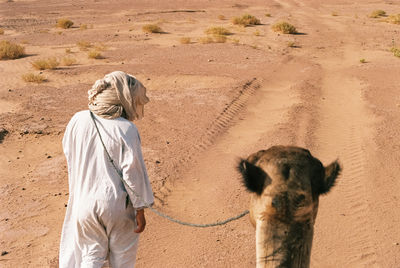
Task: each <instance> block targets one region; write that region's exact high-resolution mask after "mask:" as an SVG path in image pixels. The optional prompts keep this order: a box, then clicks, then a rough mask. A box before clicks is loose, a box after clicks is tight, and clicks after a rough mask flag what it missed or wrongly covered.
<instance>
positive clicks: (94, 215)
mask: <svg viewBox="0 0 400 268" xmlns="http://www.w3.org/2000/svg"><path fill="white" fill-rule="evenodd" d="M118 203H119V202H118ZM78 211H79V212H78V215H77V216H78V217H77V226H76V231H77V232H76V237H75V241H76V244H77V245H76V246H77V247H78V248H79V250H78V251H79V255H80V256H75V257H76V258H75V259H76V260H77V261H78V260H79V259H80V261H81V265H77V266H78V267H81V268H101V267H102V266H103V265H104V262H105V260H106V258H107V256H108V258H109V262H110V264H111V267H112V268H128V267H129V268H132V267H134V266H135V261H136V252H137V248H138V242H139V234H137V233H135V232H134V229H135V228H136V220H135V210H134V208H133V207H132V204H131V203H129V204H128V207H127V208H125V206H124V205H122V206H121V204H119V205H118V206H113V205H112V206H110V204H109V203H108V202H107V201H95V202H94V203H93V205H86V206H84V208H81V209H78ZM77 264H78V263H77Z"/></svg>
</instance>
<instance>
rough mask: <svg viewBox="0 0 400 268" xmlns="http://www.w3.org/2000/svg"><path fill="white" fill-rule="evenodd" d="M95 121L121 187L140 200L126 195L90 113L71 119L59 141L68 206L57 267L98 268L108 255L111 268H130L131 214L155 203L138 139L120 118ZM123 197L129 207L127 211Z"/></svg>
mask: <svg viewBox="0 0 400 268" xmlns="http://www.w3.org/2000/svg"><path fill="white" fill-rule="evenodd" d="M95 118H96V122H97V125H98V127H99V129H100V133H101V136H102V138H103V141H104V143H105V146H106V148H107V151H108V152H109V154H110V155H111V157H112V159H113V160H114V163H115V165H116V166H117V168H118V169H119V171H120V172H121V173H122V175H123V178H124V180H125V183H126V184H127V185H129V187H130V188H132V189H133V190H135V191H136V192H137V193H138V194H139V195H140V196H141V197H142V200H140V199H138V198H137V197H136V196H135V195H134V194H133V193H132V192H131V191H130V190H129V189H127V190H125V187H124V185H123V183H122V181H121V179H120V177H119V176H118V173H117V172H116V170H115V169H114V168H113V166H112V164H111V163H110V162H109V160H108V158H107V155H106V153H105V151H104V148H103V146H102V144H101V142H100V139H99V136H98V133H97V131H96V128H95V126H94V123H93V121H92V118H91V117H90V113H89V111H81V112H78V113H76V114H75V115H74V116H73V117H72V119H71V121H70V122H69V123H68V126H67V128H66V131H65V134H64V139H63V150H64V153H65V156H66V158H67V163H68V174H69V200H68V207H67V211H66V215H65V220H64V225H63V229H62V234H61V243H60V258H59V263H60V267H62V268H67V267H68V268H77V267H102V265H103V263H104V261H105V259H106V257H107V255H108V256H109V260H110V263H111V265H112V267H114V268H117V267H133V266H134V264H135V259H136V250H137V245H138V238H139V235H138V234H137V233H135V232H134V231H133V230H134V229H135V228H136V222H135V209H134V208H140V207H143V206H145V205H146V204H152V203H153V201H154V198H153V192H152V190H151V186H150V182H149V179H148V176H147V171H146V167H145V164H144V161H143V157H142V151H141V144H140V137H139V133H138V130H137V128H136V126H135V125H134V124H133V123H132V122H130V121H128V120H126V119H124V118H121V117H120V118H116V119H104V118H101V117H98V116H95ZM127 192H128V194H129V197H130V202H129V203H128V206H127V207H126V204H127V202H126V201H127V200H128V201H129V199H127ZM143 201H144V202H145V203H144V202H143Z"/></svg>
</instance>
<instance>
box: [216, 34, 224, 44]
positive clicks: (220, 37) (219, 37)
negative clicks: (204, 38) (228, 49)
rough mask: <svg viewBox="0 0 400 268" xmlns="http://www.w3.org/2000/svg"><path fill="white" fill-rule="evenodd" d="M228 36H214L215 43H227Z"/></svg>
mask: <svg viewBox="0 0 400 268" xmlns="http://www.w3.org/2000/svg"><path fill="white" fill-rule="evenodd" d="M226 39H227V38H226V36H225V35H214V42H215V43H225V42H226Z"/></svg>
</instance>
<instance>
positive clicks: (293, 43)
mask: <svg viewBox="0 0 400 268" xmlns="http://www.w3.org/2000/svg"><path fill="white" fill-rule="evenodd" d="M287 46H288V47H296V43H295V42H293V41H290V42H288V43H287Z"/></svg>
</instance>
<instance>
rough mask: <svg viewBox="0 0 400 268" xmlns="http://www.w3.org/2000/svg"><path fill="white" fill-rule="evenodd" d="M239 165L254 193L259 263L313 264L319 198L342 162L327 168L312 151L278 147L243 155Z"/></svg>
mask: <svg viewBox="0 0 400 268" xmlns="http://www.w3.org/2000/svg"><path fill="white" fill-rule="evenodd" d="M238 169H239V171H240V173H241V174H242V176H243V180H244V184H245V186H246V187H247V189H248V190H249V191H250V192H252V196H251V201H250V220H251V223H252V224H253V226H254V227H255V228H256V255H257V268H260V267H270V268H272V267H285V268H292V267H293V268H303V267H309V265H310V255H311V245H312V239H313V232H314V223H315V218H316V216H317V211H318V199H319V196H320V195H321V194H326V193H328V192H329V190H330V189H331V188H332V186H333V185H334V184H335V180H336V178H337V177H338V175H339V173H340V170H341V167H340V165H339V163H338V162H337V161H335V162H333V163H331V164H330V165H328V166H327V167H324V166H323V165H322V164H321V162H320V161H319V160H318V159H316V158H314V157H313V156H312V155H311V154H310V152H309V151H308V150H305V149H302V148H298V147H291V146H274V147H271V148H269V149H268V150H262V151H259V152H257V153H254V154H252V155H250V156H249V157H248V158H247V160H244V159H243V160H241V161H240V163H239V166H238Z"/></svg>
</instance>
